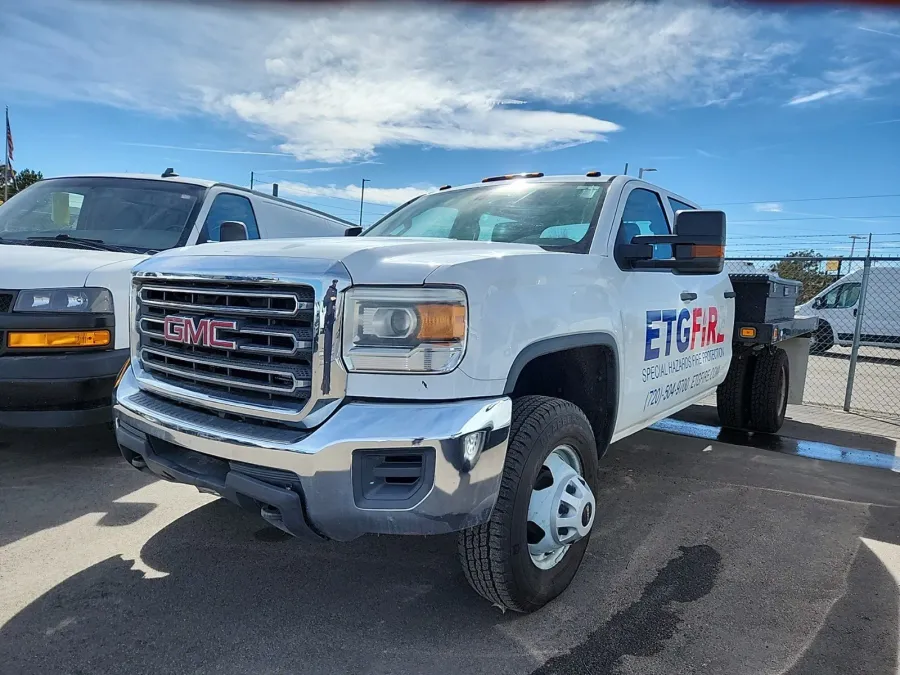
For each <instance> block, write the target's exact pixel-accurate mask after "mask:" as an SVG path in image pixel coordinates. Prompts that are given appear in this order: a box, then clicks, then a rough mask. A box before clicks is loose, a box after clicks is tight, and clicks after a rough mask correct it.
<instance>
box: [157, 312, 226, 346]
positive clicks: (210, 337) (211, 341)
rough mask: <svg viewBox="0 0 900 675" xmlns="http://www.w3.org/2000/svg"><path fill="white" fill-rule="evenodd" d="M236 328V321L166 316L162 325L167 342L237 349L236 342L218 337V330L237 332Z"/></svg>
mask: <svg viewBox="0 0 900 675" xmlns="http://www.w3.org/2000/svg"><path fill="white" fill-rule="evenodd" d="M237 327H238V324H237V321H222V320H221V319H193V318H192V317H189V316H167V317H166V320H165V322H164V323H163V336H164V337H165V339H166V340H168V341H169V342H180V343H182V344H186V345H196V346H198V347H218V348H219V349H237V342H235V341H234V340H223V339H222V338H220V337H219V331H220V330H237Z"/></svg>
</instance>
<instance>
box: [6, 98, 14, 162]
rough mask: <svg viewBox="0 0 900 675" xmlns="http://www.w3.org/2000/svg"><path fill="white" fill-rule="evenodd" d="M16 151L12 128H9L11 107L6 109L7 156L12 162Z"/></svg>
mask: <svg viewBox="0 0 900 675" xmlns="http://www.w3.org/2000/svg"><path fill="white" fill-rule="evenodd" d="M14 151H15V146H14V145H13V139H12V129H10V128H9V108H7V109H6V156H7V157H9V161H10V162H12V161H13V160H14V159H15V158H14V157H13V153H14Z"/></svg>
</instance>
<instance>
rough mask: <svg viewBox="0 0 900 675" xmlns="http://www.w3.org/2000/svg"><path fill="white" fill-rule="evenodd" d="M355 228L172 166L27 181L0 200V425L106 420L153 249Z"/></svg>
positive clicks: (339, 232)
mask: <svg viewBox="0 0 900 675" xmlns="http://www.w3.org/2000/svg"><path fill="white" fill-rule="evenodd" d="M223 223H226V225H225V226H224V227H223ZM358 232H359V228H358V227H355V226H354V225H353V224H352V223H349V222H347V221H344V220H341V219H339V218H335V217H334V216H330V215H328V214H325V213H321V212H319V211H315V210H313V209H309V208H305V207H302V206H300V205H298V204H294V203H293V202H289V201H286V200H283V199H278V198H276V197H270V196H268V195H264V194H260V193H257V192H251V191H250V190H247V189H244V188H240V187H235V186H233V185H226V184H223V183H216V182H214V181H208V180H200V179H196V178H182V177H179V176H177V175H175V174H174V173H173V172H172V171H171V170H167V171H166V172H165V173H164V174H163V175H162V176H144V175H135V174H125V175H93V176H71V177H64V178H51V179H47V180H43V181H41V182H39V183H36V184H34V185H32V186H30V187H28V188H27V189H25V190H23V191H22V192H20V193H19V194H17V195H15V196H14V197H12V198H11V199H10V200H9V201H7V202H6V203H5V204H3V205H2V206H0V427H4V426H16V427H59V426H74V425H85V424H93V423H101V422H110V421H111V420H112V412H111V408H110V397H111V393H112V388H113V383H114V381H115V378H116V375H117V374H118V372H119V371H120V370H121V369H122V366H123V365H124V364H125V362H126V360H127V359H128V342H129V330H128V302H129V295H130V286H131V268H132V267H133V266H134V265H135V264H137V263H139V262H141V261H142V260H145V259H147V258H148V257H150V256H151V255H153V254H154V253H158V252H160V251H163V250H165V249H170V248H176V247H183V246H192V245H195V244H203V243H206V242H216V241H220V240H233V239H243V238H246V239H274V238H284V237H292V238H296V237H322V236H347V235H351V236H352V235H355V234H358ZM199 299H200V296H196V297H194V298H193V300H195V301H196V300H199Z"/></svg>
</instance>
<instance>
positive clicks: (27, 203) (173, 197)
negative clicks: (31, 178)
mask: <svg viewBox="0 0 900 675" xmlns="http://www.w3.org/2000/svg"><path fill="white" fill-rule="evenodd" d="M204 190H205V188H203V187H200V186H197V185H189V184H186V183H176V182H165V181H161V180H159V181H157V180H144V179H135V178H99V177H97V178H91V177H84V178H55V179H50V180H43V181H40V182H39V183H35V184H34V185H32V186H31V187H29V188H28V189H26V190H23V191H22V192H20V193H19V194H17V195H16V196H14V197H12V198H10V200H9V201H8V202H6V203H5V204H3V206H0V237H2V239H3V240H4V241H6V242H9V241H12V242H15V243H18V242H19V241H29V242H32V243H33V242H34V241H41V240H40V239H35V238H40V237H46V238H48V239H50V240H51V241H50V244H53V243H54V242H55V240H56V238H58V239H59V240H60V241H59V245H60V246H69V245H70V243H71V242H73V241H74V240H78V239H84V240H90V242H95V244H94V245H105V246H108V247H117V248H121V249H125V250H133V251H138V252H146V251H160V250H163V249H167V248H172V247H174V246H177V245H179V242H180V241H181V239H182V235H183V234H184V233H185V229H186V227H187V226H188V224H189V222H190V221H191V220H193V218H192V216H193V215H195V214H194V208H195V207H196V206H198V205H199V203H200V201H201V200H202V197H203V192H204ZM96 242H99V244H96ZM41 243H42V244H45V245H46V244H47V242H45V241H41Z"/></svg>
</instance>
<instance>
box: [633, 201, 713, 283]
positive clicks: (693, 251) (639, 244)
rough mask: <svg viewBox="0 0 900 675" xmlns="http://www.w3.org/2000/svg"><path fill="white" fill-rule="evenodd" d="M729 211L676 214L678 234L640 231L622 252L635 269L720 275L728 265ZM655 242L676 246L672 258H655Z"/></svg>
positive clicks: (673, 248) (696, 210)
mask: <svg viewBox="0 0 900 675" xmlns="http://www.w3.org/2000/svg"><path fill="white" fill-rule="evenodd" d="M725 229H726V228H725V213H724V212H723V211H703V210H699V209H695V210H690V211H687V210H686V211H678V213H676V214H675V234H663V235H657V234H639V235H637V236H636V237H634V238H633V239H632V240H631V243H630V244H625V245H623V246H622V250H621V252H620V255H621V257H622V259H623V260H625V261H628V262H629V263H630V264H631V266H632V267H633V268H634V269H670V270H672V271H673V272H675V273H676V274H718V273H719V272H721V271H722V270H723V269H724V268H725ZM655 245H667V246H671V247H672V257H671V258H664V259H654V258H653V247H654V246H655Z"/></svg>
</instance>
